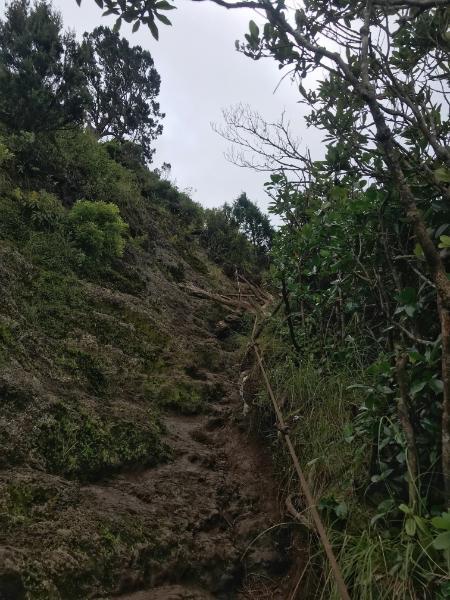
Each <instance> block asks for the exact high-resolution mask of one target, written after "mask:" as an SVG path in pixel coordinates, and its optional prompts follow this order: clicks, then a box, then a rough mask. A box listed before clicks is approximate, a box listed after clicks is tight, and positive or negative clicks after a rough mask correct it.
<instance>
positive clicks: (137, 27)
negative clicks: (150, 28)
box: [131, 21, 141, 33]
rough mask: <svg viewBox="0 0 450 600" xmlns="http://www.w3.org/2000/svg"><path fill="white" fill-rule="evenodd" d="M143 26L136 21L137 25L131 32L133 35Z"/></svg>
mask: <svg viewBox="0 0 450 600" xmlns="http://www.w3.org/2000/svg"><path fill="white" fill-rule="evenodd" d="M140 25H141V22H140V21H136V23H135V24H134V25H133V29H132V30H131V31H132V32H133V33H136V31H137V30H138V29H139V27H140Z"/></svg>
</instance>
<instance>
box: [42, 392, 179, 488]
mask: <svg viewBox="0 0 450 600" xmlns="http://www.w3.org/2000/svg"><path fill="white" fill-rule="evenodd" d="M36 429H37V433H36V437H35V439H34V446H35V448H36V450H37V452H39V454H40V455H41V456H42V457H43V458H44V460H45V463H46V467H47V469H48V470H49V471H50V472H52V473H57V474H61V475H65V476H66V477H69V478H76V479H80V480H94V479H97V478H100V477H102V476H104V475H107V474H109V473H111V472H113V471H116V470H118V469H120V468H123V467H124V466H126V465H134V464H140V465H152V464H156V463H158V462H160V461H161V460H163V459H165V458H167V457H168V449H167V447H166V446H165V445H164V443H163V442H162V440H161V436H162V433H163V427H162V425H161V422H160V420H159V418H158V416H157V415H156V414H155V412H153V411H147V412H146V419H145V420H137V419H134V420H133V419H131V418H130V420H126V419H123V418H122V419H118V418H111V417H109V418H108V420H102V419H101V418H99V417H98V416H92V415H89V414H87V413H86V412H84V411H83V410H81V409H80V408H78V409H76V410H75V409H70V408H68V407H66V406H65V405H63V404H59V405H57V406H54V407H53V408H52V410H51V413H50V414H48V415H46V417H45V418H43V419H42V420H41V422H40V423H39V424H38V426H37V428H36Z"/></svg>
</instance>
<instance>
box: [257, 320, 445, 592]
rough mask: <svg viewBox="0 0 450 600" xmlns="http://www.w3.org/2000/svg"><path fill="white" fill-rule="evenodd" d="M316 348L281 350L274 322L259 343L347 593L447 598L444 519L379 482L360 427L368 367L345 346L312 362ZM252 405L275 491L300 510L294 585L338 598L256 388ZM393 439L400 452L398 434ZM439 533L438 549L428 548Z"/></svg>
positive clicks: (264, 398)
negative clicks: (302, 559) (304, 549)
mask: <svg viewBox="0 0 450 600" xmlns="http://www.w3.org/2000/svg"><path fill="white" fill-rule="evenodd" d="M317 345H318V343H317V341H316V340H312V341H309V344H308V340H302V350H303V353H302V356H301V357H300V359H298V356H296V355H295V354H294V352H292V351H290V350H286V348H287V343H286V331H285V330H284V325H283V324H282V323H281V324H280V323H276V324H274V323H273V324H272V327H271V328H270V329H269V330H268V331H267V332H266V334H265V335H264V336H263V339H262V341H261V347H262V349H263V352H264V360H265V363H266V366H267V369H268V373H269V378H270V381H271V384H272V386H273V389H274V392H275V396H276V397H277V398H278V400H279V402H280V404H281V408H282V412H283V415H284V417H285V420H286V423H287V425H288V427H289V433H290V436H291V439H292V441H293V443H294V445H295V448H296V451H297V454H298V456H299V458H300V462H301V465H302V468H303V470H304V473H305V476H306V478H307V480H308V483H309V486H310V487H311V490H312V492H313V495H314V497H315V498H316V501H317V506H318V508H319V511H320V514H321V517H322V519H323V520H324V522H325V524H326V528H327V532H328V535H329V537H330V539H331V542H332V545H333V548H334V551H335V553H336V555H337V558H338V562H339V565H340V567H341V569H342V573H343V576H344V579H345V581H346V583H347V585H348V587H349V590H350V595H351V597H352V598H355V599H356V598H357V599H358V600H387V599H396V600H416V599H417V600H418V599H419V598H420V599H428V598H429V599H432V598H433V599H435V598H439V599H444V598H449V597H450V583H449V579H448V566H449V562H448V561H449V556H448V551H446V550H445V544H446V538H445V539H444V537H445V531H449V530H450V527H448V525H449V523H447V514H448V513H445V514H443V516H442V517H436V515H437V514H439V511H438V510H437V509H434V510H433V509H431V510H430V508H426V502H425V501H424V502H423V503H422V505H421V507H420V508H419V507H418V508H417V509H416V510H414V511H413V510H412V509H411V508H409V507H408V506H407V503H405V502H407V501H406V500H405V501H403V502H402V498H401V496H399V493H398V490H397V488H395V486H394V487H392V486H391V485H390V483H389V478H388V475H389V473H388V475H386V476H384V475H383V473H385V472H386V471H385V470H384V471H383V469H386V467H385V465H384V463H383V460H382V458H383V457H382V454H381V453H380V451H379V445H378V444H374V442H373V440H372V438H371V436H370V431H371V430H372V429H371V427H366V426H365V424H366V421H369V422H370V424H371V425H373V419H374V418H375V417H374V415H373V414H371V413H370V410H368V403H367V397H368V396H367V389H373V387H374V386H375V385H376V382H377V374H378V371H377V369H374V367H373V365H372V366H370V367H365V366H364V364H363V361H362V360H361V353H359V352H358V351H357V349H356V348H355V345H354V344H352V345H348V346H347V347H346V348H343V349H342V354H341V355H338V356H336V354H333V353H330V354H327V353H326V352H322V353H321V354H320V358H318V355H317V352H316V350H317ZM349 346H350V347H349ZM355 382H358V385H355ZM253 403H254V409H255V410H254V411H253V412H252V414H253V419H254V421H255V423H254V425H255V426H256V427H257V428H258V429H259V430H260V432H261V433H263V435H265V436H266V437H267V438H268V439H269V440H270V443H271V445H272V450H273V455H274V458H275V464H276V466H277V470H278V475H279V477H280V479H281V482H282V487H283V492H284V494H285V495H286V496H287V497H289V498H290V500H291V502H292V503H293V505H294V506H295V507H296V509H297V510H298V511H299V512H300V513H301V515H302V520H301V523H300V527H301V528H302V530H303V534H304V535H303V538H304V539H305V540H309V542H308V543H309V544H310V552H309V554H310V558H309V561H310V562H309V568H307V569H306V570H305V573H304V575H303V581H302V582H301V583H302V588H301V589H309V590H310V593H311V597H313V598H316V599H320V600H325V599H327V600H328V599H330V600H331V599H338V598H339V594H338V592H337V590H336V588H335V584H334V578H333V574H332V571H331V570H330V567H329V564H328V562H327V559H326V555H325V553H324V551H323V548H322V547H321V545H320V542H319V541H318V538H317V537H316V534H315V533H314V524H313V521H312V519H311V517H310V516H309V514H308V510H307V508H306V507H305V505H304V498H303V496H302V494H301V493H300V492H299V484H298V481H297V478H296V475H295V473H294V470H293V467H292V463H291V461H290V458H289V455H288V453H287V450H286V448H285V446H284V443H283V440H282V436H281V435H280V434H279V433H278V432H277V430H276V429H275V428H274V427H273V423H274V419H275V417H274V413H273V409H272V404H271V401H270V398H269V397H268V395H267V393H266V390H265V388H264V389H261V387H260V384H259V391H258V393H257V394H256V395H255V396H254V398H253ZM383 419H384V417H383V416H380V417H378V428H379V435H380V436H383V435H385V436H387V438H388V439H390V437H389V436H390V435H391V433H390V431H391V430H390V429H389V427H386V431H384V430H383V427H385V425H384V422H383ZM392 426H393V427H394V428H395V422H393V424H392ZM397 432H398V427H397ZM386 443H388V442H386ZM396 443H397V444H400V445H403V446H404V441H403V439H402V437H401V435H400V434H399V433H398V436H397V440H396ZM399 460H401V457H400V456H399ZM297 525H299V523H298V522H297ZM442 532H444V535H442ZM439 534H441V539H442V542H441V547H442V549H440V548H439V544H436V539H437V538H436V536H437V535H439ZM436 546H437V547H436Z"/></svg>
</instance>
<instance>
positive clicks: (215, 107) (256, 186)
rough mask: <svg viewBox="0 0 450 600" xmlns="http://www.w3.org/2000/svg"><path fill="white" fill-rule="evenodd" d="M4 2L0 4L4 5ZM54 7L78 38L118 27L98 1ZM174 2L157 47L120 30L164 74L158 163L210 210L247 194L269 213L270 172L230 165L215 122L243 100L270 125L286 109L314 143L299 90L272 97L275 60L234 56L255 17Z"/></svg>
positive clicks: (57, 2) (288, 88)
mask: <svg viewBox="0 0 450 600" xmlns="http://www.w3.org/2000/svg"><path fill="white" fill-rule="evenodd" d="M4 2H5V0H0V6H2V5H3V6H4ZM53 5H54V6H55V7H56V8H58V10H60V11H61V13H62V15H63V19H64V24H65V27H66V28H71V29H74V30H75V31H76V32H77V33H78V34H82V33H83V32H84V31H91V30H92V29H93V28H94V27H96V26H98V25H100V24H113V23H114V20H111V19H110V20H108V19H107V18H105V17H102V16H101V11H100V9H98V7H97V6H96V5H95V3H94V0H82V4H81V8H78V6H77V4H76V2H75V0H53ZM176 5H177V7H178V9H177V10H173V11H171V12H170V13H167V14H168V15H169V16H170V18H171V20H172V22H173V27H167V26H164V25H162V24H161V27H160V41H159V42H156V41H155V40H154V39H153V38H152V37H151V35H150V32H149V31H148V30H147V29H146V28H144V27H141V28H140V29H139V31H138V32H137V33H135V34H132V33H131V31H130V28H129V27H128V26H126V25H125V26H123V27H122V30H121V33H122V35H126V36H127V37H128V38H129V39H130V41H131V43H133V44H140V45H141V46H143V47H144V48H146V49H148V50H149V51H150V52H151V54H152V56H153V59H154V61H155V66H156V68H157V70H158V72H159V74H160V75H161V80H162V82H161V93H160V98H159V99H160V104H161V110H162V111H163V112H165V113H166V118H165V119H164V132H163V134H162V136H161V137H160V139H159V140H158V142H157V144H156V147H157V151H156V155H155V159H154V164H155V166H158V165H161V164H162V163H163V162H169V163H171V165H172V175H171V177H172V179H175V180H176V183H177V185H178V186H179V187H180V188H181V189H185V188H191V189H192V197H193V199H194V200H197V201H198V202H201V203H202V204H203V205H205V206H219V205H221V204H223V203H224V202H227V201H228V202H229V201H232V200H233V199H235V198H236V197H237V196H238V195H239V194H240V193H241V192H242V191H246V192H247V194H248V195H249V197H250V198H252V199H253V200H255V201H257V203H258V204H259V205H260V206H261V207H262V208H265V207H266V206H267V198H266V196H265V193H264V189H263V183H264V181H266V180H267V175H264V174H258V173H254V172H252V171H249V170H248V169H243V168H239V167H237V166H234V165H232V164H230V163H229V162H228V161H227V160H226V159H225V157H224V152H225V151H226V149H227V147H228V146H229V144H228V143H227V142H226V141H225V140H223V139H222V138H220V136H219V135H218V134H217V133H215V132H214V131H213V130H212V129H211V125H210V124H211V122H216V123H220V122H221V109H222V108H225V107H228V106H230V105H233V104H237V103H239V102H243V103H248V104H250V105H251V106H252V108H254V109H255V110H257V111H259V112H260V113H261V114H262V115H263V116H264V117H265V118H266V119H268V120H270V119H276V118H277V117H278V116H279V115H280V113H281V112H282V111H283V110H284V109H286V112H287V115H288V116H289V118H290V120H291V121H292V122H293V123H294V124H295V128H296V130H297V131H298V132H299V133H300V134H302V137H305V138H307V139H308V143H310V142H311V139H310V137H311V133H312V132H311V131H310V130H305V128H304V125H303V124H302V121H303V119H302V116H301V115H302V108H301V107H300V105H299V104H297V100H298V92H296V90H295V87H293V86H292V85H291V83H290V82H289V80H288V79H286V80H285V81H284V82H283V83H282V84H281V85H280V87H279V88H278V90H277V92H276V93H275V94H274V90H275V88H276V86H277V84H278V82H279V79H280V71H279V70H278V67H277V64H276V63H275V61H272V60H270V59H266V60H261V61H258V62H255V61H252V60H251V59H249V58H247V57H245V56H243V55H242V54H239V53H238V52H236V50H235V47H234V42H235V40H236V39H243V35H244V33H246V32H247V31H248V22H249V20H250V19H251V18H253V19H255V20H256V21H258V17H257V15H255V14H254V13H253V12H251V11H248V10H235V11H226V10H225V9H223V8H220V7H217V6H215V5H213V4H211V3H194V2H191V1H190V0H178V1H177V2H176ZM3 6H2V8H3ZM316 137H317V136H316ZM316 143H317V142H316Z"/></svg>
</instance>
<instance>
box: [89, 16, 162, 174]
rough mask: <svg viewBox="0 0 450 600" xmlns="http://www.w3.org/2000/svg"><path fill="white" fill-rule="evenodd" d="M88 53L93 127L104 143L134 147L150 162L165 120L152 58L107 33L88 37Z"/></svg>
mask: <svg viewBox="0 0 450 600" xmlns="http://www.w3.org/2000/svg"><path fill="white" fill-rule="evenodd" d="M83 53H84V55H85V59H86V67H85V72H86V77H87V86H88V90H89V95H90V102H89V106H88V109H87V122H88V124H89V126H90V127H91V128H92V129H93V130H94V131H95V132H96V134H97V135H98V137H99V138H100V139H102V138H105V139H110V140H116V141H119V142H125V141H128V142H130V141H131V142H133V143H134V144H136V145H137V146H139V147H140V150H141V152H142V155H143V157H144V158H145V160H147V161H148V162H151V159H152V155H153V153H154V150H153V149H152V148H151V144H152V142H153V140H154V139H155V138H156V137H157V136H158V135H160V134H161V132H162V125H161V124H160V123H159V120H160V119H161V118H163V117H164V115H163V114H162V113H160V111H159V104H158V102H157V101H156V98H157V96H158V94H159V88H160V83H161V79H160V76H159V74H158V72H157V70H156V69H155V67H154V63H153V59H152V57H151V55H150V53H149V52H147V51H146V50H143V49H142V48H141V47H140V46H130V44H129V43H128V41H127V40H126V39H124V38H121V37H120V36H119V34H118V33H117V32H115V31H112V30H110V29H108V28H106V27H97V28H96V29H94V31H93V32H92V33H85V35H84V42H83Z"/></svg>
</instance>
